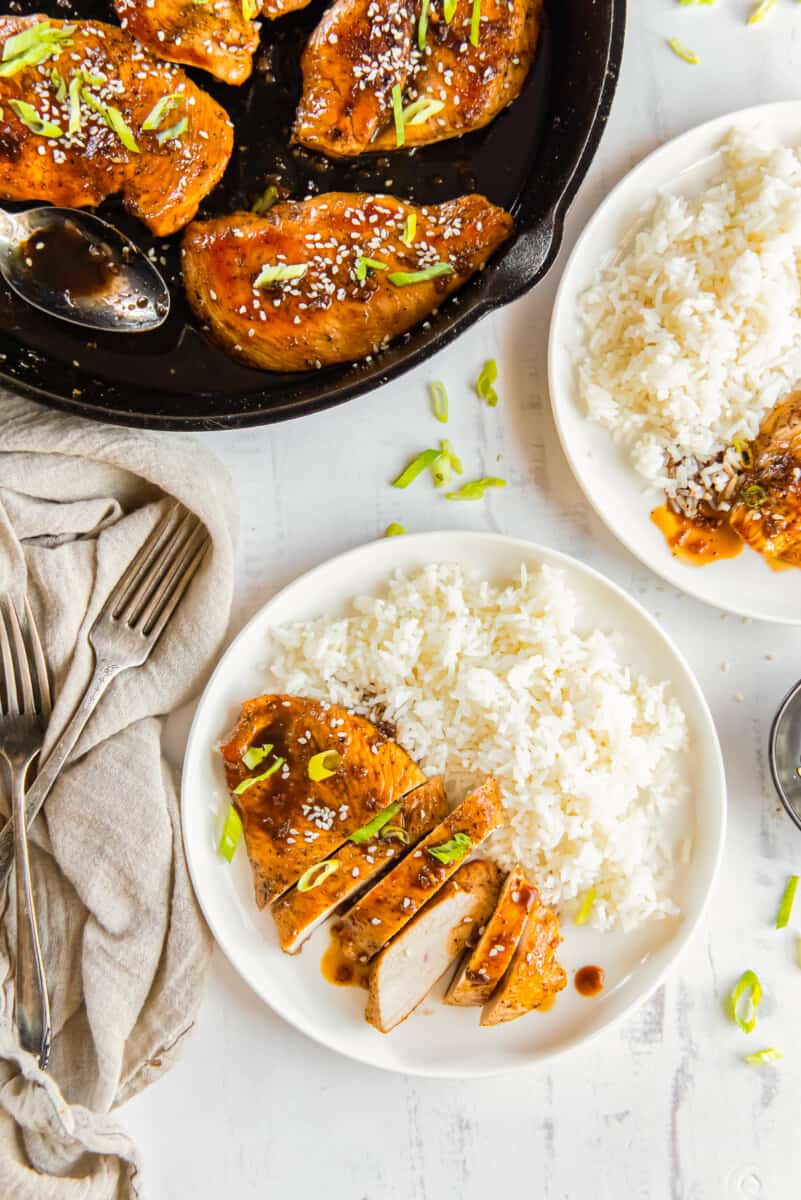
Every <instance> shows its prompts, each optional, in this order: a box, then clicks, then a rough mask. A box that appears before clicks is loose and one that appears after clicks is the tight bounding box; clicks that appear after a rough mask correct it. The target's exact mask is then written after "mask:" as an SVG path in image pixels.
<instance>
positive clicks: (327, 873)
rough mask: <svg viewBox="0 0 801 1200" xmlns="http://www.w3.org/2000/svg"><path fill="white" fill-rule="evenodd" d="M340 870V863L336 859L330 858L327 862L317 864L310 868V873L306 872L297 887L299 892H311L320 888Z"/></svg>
mask: <svg viewBox="0 0 801 1200" xmlns="http://www.w3.org/2000/svg"><path fill="white" fill-rule="evenodd" d="M338 870H339V863H338V862H337V860H336V859H335V858H329V859H327V860H326V862H321V863H315V864H314V866H313V867H309V869H308V871H304V872H303V874H302V875H301V877H300V879H299V880H298V882H297V883H296V884H295V887H296V888H297V889H298V891H299V892H311V891H313V890H314V888H318V887H320V885H321V884H323V883H325V881H326V879H330V877H331V876H332V875H335V874H336V873H337V871H338Z"/></svg>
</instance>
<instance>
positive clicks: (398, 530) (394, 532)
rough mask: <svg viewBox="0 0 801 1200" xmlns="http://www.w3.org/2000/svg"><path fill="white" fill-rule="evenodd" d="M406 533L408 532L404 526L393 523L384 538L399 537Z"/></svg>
mask: <svg viewBox="0 0 801 1200" xmlns="http://www.w3.org/2000/svg"><path fill="white" fill-rule="evenodd" d="M405 532H406V530H405V529H404V527H403V526H402V525H399V524H398V522H397V521H392V522H390V524H389V525H387V527H386V529H385V530H384V537H399V536H400V534H402V533H405Z"/></svg>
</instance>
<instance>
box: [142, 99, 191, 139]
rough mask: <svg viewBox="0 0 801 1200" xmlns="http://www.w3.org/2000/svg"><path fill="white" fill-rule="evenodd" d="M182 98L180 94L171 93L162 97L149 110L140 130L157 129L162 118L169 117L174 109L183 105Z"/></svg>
mask: <svg viewBox="0 0 801 1200" xmlns="http://www.w3.org/2000/svg"><path fill="white" fill-rule="evenodd" d="M183 101H184V97H183V95H182V93H181V92H171V93H170V94H169V96H162V97H161V98H160V99H159V100H157V101H156V103H155V104H154V105H153V107H152V108H151V110H150V112H149V113H148V114H147V116H146V117H145V119H144V121H143V122H142V129H143V130H145V129H158V127H159V126H160V125H161V123H162V122H163V121H164V118H165V117H167V116H169V114H170V113H171V112H172V110H173V109H174V108H177V107H178V105H179V104H183Z"/></svg>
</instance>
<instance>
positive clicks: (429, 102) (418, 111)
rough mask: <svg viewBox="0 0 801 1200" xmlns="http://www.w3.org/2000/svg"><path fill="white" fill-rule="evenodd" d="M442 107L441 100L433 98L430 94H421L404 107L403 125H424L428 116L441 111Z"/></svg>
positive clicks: (433, 115)
mask: <svg viewBox="0 0 801 1200" xmlns="http://www.w3.org/2000/svg"><path fill="white" fill-rule="evenodd" d="M444 107H445V105H444V104H443V102H442V101H441V100H435V99H434V98H433V97H432V96H421V97H420V98H419V99H418V100H414V101H412V103H411V104H408V105H407V106H406V108H404V110H403V123H404V125H424V124H425V122H426V121H428V120H429V118H430V117H435V116H436V115H437V113H438V112H442V110H443V108H444Z"/></svg>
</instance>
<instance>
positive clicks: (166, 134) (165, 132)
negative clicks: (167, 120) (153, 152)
mask: <svg viewBox="0 0 801 1200" xmlns="http://www.w3.org/2000/svg"><path fill="white" fill-rule="evenodd" d="M188 128H189V117H181V119H180V121H176V122H175V124H174V125H171V126H170V127H169V129H162V130H161V132H160V133H157V134H156V141H157V142H158V144H159V145H160V146H163V145H164V143H165V142H177V141H178V140H179V139H180V137H181V135H182V134H184V133H186V131H187V129H188Z"/></svg>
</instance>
